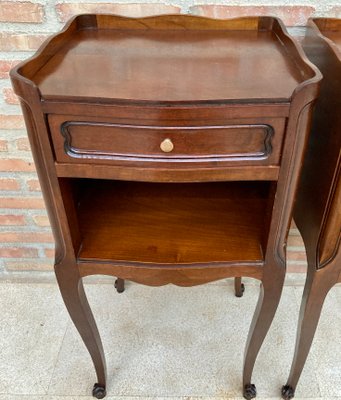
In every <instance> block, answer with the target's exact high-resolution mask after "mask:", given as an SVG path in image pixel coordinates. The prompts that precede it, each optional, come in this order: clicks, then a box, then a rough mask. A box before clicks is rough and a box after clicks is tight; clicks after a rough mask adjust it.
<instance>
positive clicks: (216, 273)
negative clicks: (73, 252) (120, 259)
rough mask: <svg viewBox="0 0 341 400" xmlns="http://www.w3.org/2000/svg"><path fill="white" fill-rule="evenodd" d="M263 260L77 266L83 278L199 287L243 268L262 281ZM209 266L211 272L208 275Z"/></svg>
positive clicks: (245, 274) (238, 274) (78, 263)
mask: <svg viewBox="0 0 341 400" xmlns="http://www.w3.org/2000/svg"><path fill="white" fill-rule="evenodd" d="M263 265H264V264H263V263H262V262H260V263H259V264H256V263H252V264H245V263H244V264H240V265H238V264H234V265H231V264H226V263H225V264H222V265H220V263H215V264H209V265H206V264H202V265H201V266H199V265H198V264H197V265H195V264H193V265H188V266H186V267H176V266H170V265H167V264H165V265H157V266H151V265H148V264H144V265H143V264H142V263H140V265H139V266H137V265H127V264H125V265H123V264H121V265H120V264H119V263H117V264H116V263H113V262H107V263H104V262H97V263H96V262H84V261H78V262H77V266H78V269H79V274H80V276H81V277H85V276H89V275H109V276H115V277H119V278H121V279H126V280H129V281H133V282H136V283H141V284H144V285H148V286H163V285H167V284H174V285H177V286H196V285H201V284H204V283H208V282H213V281H217V280H220V279H225V278H233V277H240V274H241V268H242V275H243V276H244V277H249V278H254V279H258V280H262V278H263ZM208 269H209V271H210V273H209V274H207V270H208Z"/></svg>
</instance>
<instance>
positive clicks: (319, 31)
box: [307, 18, 341, 62]
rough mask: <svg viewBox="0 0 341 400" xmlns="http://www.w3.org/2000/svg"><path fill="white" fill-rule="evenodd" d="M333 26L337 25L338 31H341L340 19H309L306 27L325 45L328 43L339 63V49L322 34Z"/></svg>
mask: <svg viewBox="0 0 341 400" xmlns="http://www.w3.org/2000/svg"><path fill="white" fill-rule="evenodd" d="M333 24H336V25H338V31H341V19H339V18H309V20H308V24H307V27H308V28H310V29H312V30H313V31H314V34H315V35H317V36H318V37H319V38H320V39H323V40H324V41H325V42H326V43H328V45H329V47H330V48H331V50H332V51H333V53H334V54H335V56H336V57H337V58H338V59H339V61H340V62H341V51H340V49H339V48H338V47H337V45H336V44H335V43H334V42H333V41H332V40H331V39H329V38H328V37H327V36H324V34H323V31H324V30H328V29H329V25H333ZM330 30H333V29H330ZM334 30H335V29H334Z"/></svg>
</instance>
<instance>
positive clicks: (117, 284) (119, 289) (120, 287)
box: [115, 278, 124, 293]
mask: <svg viewBox="0 0 341 400" xmlns="http://www.w3.org/2000/svg"><path fill="white" fill-rule="evenodd" d="M115 288H116V290H117V292H118V293H123V292H124V279H121V278H117V279H116V281H115Z"/></svg>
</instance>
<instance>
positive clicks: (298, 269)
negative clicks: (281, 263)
mask: <svg viewBox="0 0 341 400" xmlns="http://www.w3.org/2000/svg"><path fill="white" fill-rule="evenodd" d="M287 272H289V273H293V272H295V273H306V272H307V265H306V264H289V265H288V267H287Z"/></svg>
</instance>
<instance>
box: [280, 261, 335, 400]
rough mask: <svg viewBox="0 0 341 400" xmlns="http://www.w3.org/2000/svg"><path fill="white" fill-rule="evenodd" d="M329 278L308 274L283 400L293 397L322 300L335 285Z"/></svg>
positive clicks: (319, 272)
mask: <svg viewBox="0 0 341 400" xmlns="http://www.w3.org/2000/svg"><path fill="white" fill-rule="evenodd" d="M313 268H314V267H313ZM330 278H331V276H328V273H327V274H324V271H316V272H314V273H309V274H308V277H307V281H306V284H305V287H304V293H303V298H302V303H301V308H300V314H299V320H298V328H297V337H296V345H295V354H294V358H293V362H292V365H291V371H290V374H289V378H288V381H287V383H286V385H284V386H283V387H282V397H283V399H285V400H289V399H292V398H293V397H294V396H295V390H296V386H297V383H298V380H299V378H300V376H301V373H302V370H303V367H304V364H305V362H306V359H307V357H308V354H309V350H310V347H311V344H312V342H313V339H314V335H315V332H316V328H317V324H318V321H319V319H320V315H321V311H322V306H323V303H324V300H325V298H326V296H327V294H328V292H329V290H330V289H331V287H332V286H333V285H334V284H335V283H336V281H335V282H334V281H331V280H330Z"/></svg>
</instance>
